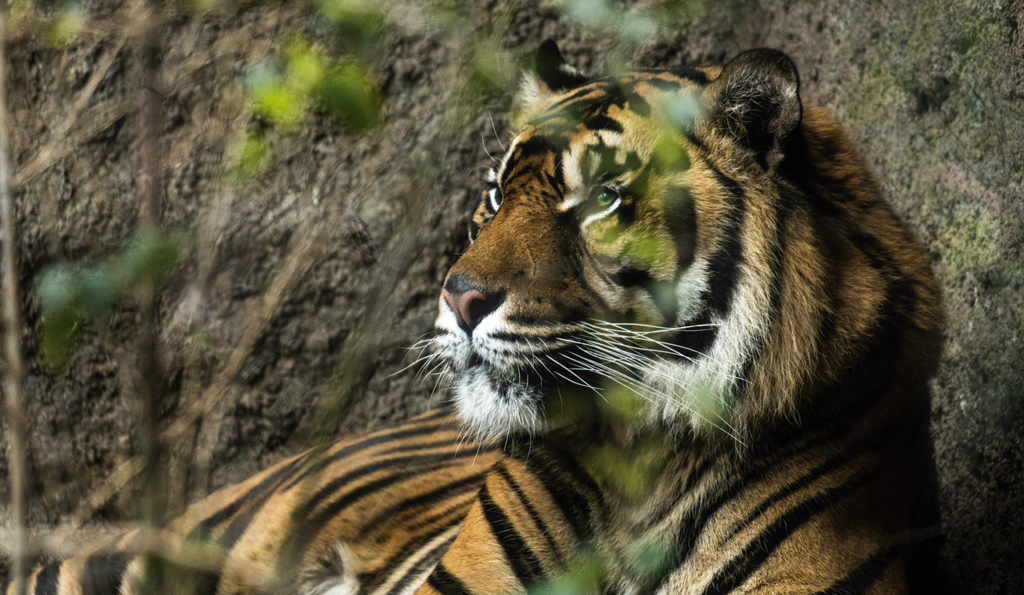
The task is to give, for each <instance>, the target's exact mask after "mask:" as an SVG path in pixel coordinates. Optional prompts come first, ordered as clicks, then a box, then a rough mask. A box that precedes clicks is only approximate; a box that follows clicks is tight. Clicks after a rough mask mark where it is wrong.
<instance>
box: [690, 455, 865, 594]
mask: <svg viewBox="0 0 1024 595" xmlns="http://www.w3.org/2000/svg"><path fill="white" fill-rule="evenodd" d="M874 475H875V473H865V474H862V475H859V476H856V477H855V478H854V479H853V480H851V481H848V482H847V483H844V484H842V485H838V486H835V487H833V488H830V489H828V490H826V491H825V492H824V493H821V494H818V495H816V496H813V497H811V498H808V499H807V500H805V501H803V502H801V503H799V504H798V505H796V506H794V507H793V508H792V509H791V510H790V511H789V512H787V513H786V514H784V515H782V516H781V517H779V518H778V519H776V520H775V522H773V523H772V524H771V525H769V526H768V527H767V528H765V529H764V530H763V531H761V533H759V534H758V535H757V536H755V537H754V538H753V539H752V540H751V541H750V543H749V544H748V545H747V547H745V548H744V549H743V551H742V552H741V553H740V554H739V555H737V556H736V557H734V558H733V559H732V560H730V561H729V563H728V564H727V565H725V567H723V568H722V569H720V570H719V571H718V572H717V573H716V574H715V577H714V579H712V580H711V583H710V584H709V585H708V587H707V588H706V589H705V590H704V595H724V594H725V593H731V592H732V591H733V590H734V589H736V588H737V587H739V586H740V585H742V584H743V583H744V582H746V580H747V579H748V578H750V576H751V575H753V574H754V573H755V572H757V570H758V569H759V568H761V565H762V564H764V562H765V560H767V559H768V558H769V557H770V556H771V555H772V554H773V553H774V552H775V550H776V549H778V547H779V546H780V545H782V543H783V542H784V541H786V539H788V538H789V537H790V536H791V535H792V534H793V533H795V532H796V531H797V529H799V528H800V527H802V526H803V525H804V524H805V523H807V522H808V521H810V520H811V519H812V518H814V517H815V516H816V515H818V514H820V513H822V512H824V511H825V510H828V509H829V508H832V507H834V506H835V505H836V503H837V502H838V501H840V500H841V499H843V498H845V497H846V496H848V495H850V494H852V493H853V492H854V491H856V490H857V489H858V488H860V487H861V486H863V485H864V484H866V483H867V482H868V481H870V480H871V479H872V478H873V477H874Z"/></svg>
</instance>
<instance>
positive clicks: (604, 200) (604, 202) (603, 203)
mask: <svg viewBox="0 0 1024 595" xmlns="http://www.w3.org/2000/svg"><path fill="white" fill-rule="evenodd" d="M616 198H618V196H616V195H615V193H614V192H612V191H611V190H602V191H601V192H599V193H598V194H597V206H599V207H601V208H604V207H607V206H609V205H610V204H612V203H613V202H615V199H616Z"/></svg>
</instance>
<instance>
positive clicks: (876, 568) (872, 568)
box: [815, 548, 896, 595]
mask: <svg viewBox="0 0 1024 595" xmlns="http://www.w3.org/2000/svg"><path fill="white" fill-rule="evenodd" d="M895 557H896V556H895V550H893V549H892V548H888V549H884V550H879V551H877V552H875V553H874V554H873V555H872V556H871V557H870V558H868V559H867V560H865V561H864V562H863V563H861V565H860V566H858V567H857V568H855V569H853V571H852V572H851V573H850V574H848V575H846V576H845V577H843V578H842V579H841V580H839V581H836V582H835V583H833V584H832V586H831V587H829V588H827V589H824V590H822V591H818V592H817V593H816V594H815V595H860V594H861V593H864V592H866V591H867V590H868V588H870V587H871V586H872V585H874V584H875V583H876V582H877V581H878V579H879V578H881V576H882V575H883V574H884V573H885V571H886V569H887V568H889V566H890V565H891V564H892V562H893V560H894V559H895Z"/></svg>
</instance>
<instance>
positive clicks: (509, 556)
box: [477, 484, 544, 587]
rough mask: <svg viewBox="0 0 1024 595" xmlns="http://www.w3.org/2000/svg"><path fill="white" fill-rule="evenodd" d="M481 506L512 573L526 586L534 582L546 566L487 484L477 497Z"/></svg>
mask: <svg viewBox="0 0 1024 595" xmlns="http://www.w3.org/2000/svg"><path fill="white" fill-rule="evenodd" d="M477 501H478V502H479V503H480V508H481V510H482V511H483V513H484V519H486V520H487V524H488V525H489V526H490V527H491V532H492V533H493V534H494V538H495V540H496V541H497V542H498V545H499V546H501V549H502V550H503V551H504V552H505V560H506V561H507V562H508V564H509V566H510V567H511V568H512V574H514V575H515V576H516V578H517V579H519V582H520V584H522V585H523V586H524V587H525V586H527V584H528V583H532V582H533V581H534V580H536V579H537V578H538V577H540V576H542V575H543V574H544V568H543V567H542V566H541V564H540V560H539V559H537V555H536V554H535V553H534V551H533V549H532V548H531V547H530V546H528V545H527V544H526V541H525V540H523V537H522V535H520V534H519V531H518V530H517V529H516V527H515V526H514V525H513V524H512V521H511V520H509V518H508V515H506V514H505V511H504V510H502V509H501V507H500V506H498V504H497V503H496V502H495V501H494V499H493V498H491V493H490V490H489V489H488V488H487V484H484V487H482V488H480V495H479V496H478V497H477Z"/></svg>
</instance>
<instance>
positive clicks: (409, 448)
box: [378, 335, 521, 455]
mask: <svg viewBox="0 0 1024 595" xmlns="http://www.w3.org/2000/svg"><path fill="white" fill-rule="evenodd" d="M510 336H512V335H510ZM520 338H521V337H520ZM457 445H458V442H457V441H456V440H452V439H451V438H445V439H444V440H436V441H434V442H413V443H410V444H400V445H398V446H396V447H394V448H389V449H386V450H382V451H380V452H379V453H378V455H394V454H401V453H407V452H417V451H423V450H433V449H435V448H444V447H446V446H448V447H451V453H452V454H453V455H454V454H455V447H456V446H457ZM463 447H465V448H469V447H470V446H467V445H465V444H464V445H463ZM494 448H495V446H494V445H492V444H485V445H483V446H481V449H483V450H480V452H489V451H491V450H494Z"/></svg>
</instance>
